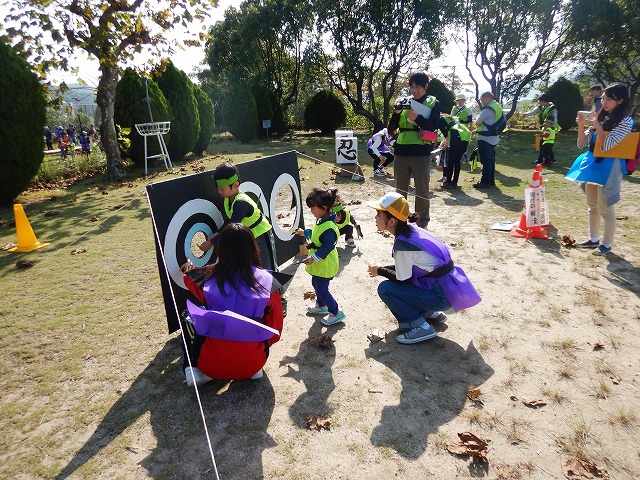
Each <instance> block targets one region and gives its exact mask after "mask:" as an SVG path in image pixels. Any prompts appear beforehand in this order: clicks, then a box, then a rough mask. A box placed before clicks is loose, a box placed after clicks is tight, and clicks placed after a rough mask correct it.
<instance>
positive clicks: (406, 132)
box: [396, 95, 436, 145]
mask: <svg viewBox="0 0 640 480" xmlns="http://www.w3.org/2000/svg"><path fill="white" fill-rule="evenodd" d="M423 105H424V106H425V107H428V108H430V109H432V108H433V107H435V105H436V97H434V96H432V95H429V96H428V97H427V99H426V100H425V102H424V103H423ZM407 112H408V110H402V112H401V113H400V121H399V122H398V127H399V130H400V133H399V134H398V138H397V139H396V143H397V144H398V145H427V144H431V143H433V142H425V141H424V140H422V139H421V138H420V134H419V133H418V132H419V131H420V127H418V126H417V125H414V124H413V123H411V122H410V121H409V119H408V118H407Z"/></svg>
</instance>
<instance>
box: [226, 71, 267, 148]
mask: <svg viewBox="0 0 640 480" xmlns="http://www.w3.org/2000/svg"><path fill="white" fill-rule="evenodd" d="M222 119H223V121H224V124H225V125H226V126H227V129H228V130H229V132H230V133H231V135H233V136H234V137H235V138H237V139H238V140H240V141H241V142H243V143H248V142H250V141H251V140H253V139H254V138H255V136H256V126H257V125H258V109H257V107H256V101H255V100H254V98H253V95H252V94H251V90H249V88H248V87H247V86H246V85H244V84H242V83H241V82H239V83H234V84H233V85H232V86H231V87H230V89H229V91H228V93H227V95H226V96H225V98H224V102H223V104H222Z"/></svg>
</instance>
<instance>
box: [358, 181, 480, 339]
mask: <svg viewBox="0 0 640 480" xmlns="http://www.w3.org/2000/svg"><path fill="white" fill-rule="evenodd" d="M369 206H370V207H373V208H375V209H376V210H377V211H378V212H377V213H376V226H377V227H378V230H382V231H384V230H386V231H388V232H389V233H391V234H392V235H393V236H394V237H395V241H394V244H393V251H392V253H391V255H392V256H393V259H394V262H395V264H394V265H389V266H385V267H382V266H377V265H371V266H370V267H369V275H370V276H371V277H377V276H383V277H385V278H386V280H384V281H383V282H381V283H380V285H378V295H379V296H380V298H381V299H382V301H383V302H384V303H385V304H386V305H387V307H389V310H391V313H392V314H393V316H394V317H396V319H397V320H398V324H399V327H400V331H401V332H400V331H399V333H400V334H399V335H398V336H397V337H396V340H397V341H398V342H399V343H404V344H410V343H418V342H423V341H425V340H429V339H431V338H434V337H435V336H436V335H437V334H436V330H435V329H434V328H433V325H432V324H434V323H438V322H443V321H445V320H446V318H447V317H446V315H445V314H444V313H443V312H442V310H447V309H448V308H453V310H455V311H458V310H462V309H465V308H469V307H472V306H474V305H476V304H477V303H479V302H480V300H481V298H480V295H479V294H478V292H477V291H476V289H475V288H474V287H473V285H472V284H471V281H470V280H469V279H468V278H467V276H466V275H465V273H464V271H463V270H462V268H460V267H458V266H455V265H454V263H453V260H452V259H451V254H450V253H449V248H448V247H447V246H446V245H445V244H444V243H442V241H441V240H440V239H438V238H437V237H436V236H435V235H433V234H432V233H430V232H428V231H426V230H424V229H423V228H420V227H418V226H416V225H412V224H409V223H407V221H408V220H409V203H408V202H407V200H406V198H404V197H403V196H402V195H401V194H399V193H396V192H390V193H387V194H386V195H385V196H383V197H382V198H381V199H380V200H378V201H376V202H369ZM412 220H413V219H412Z"/></svg>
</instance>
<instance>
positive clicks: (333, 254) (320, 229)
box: [305, 220, 340, 278]
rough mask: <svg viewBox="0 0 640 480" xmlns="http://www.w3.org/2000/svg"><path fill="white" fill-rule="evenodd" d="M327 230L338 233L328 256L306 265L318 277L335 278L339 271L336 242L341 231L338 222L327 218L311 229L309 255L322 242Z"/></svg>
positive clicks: (309, 271) (308, 270)
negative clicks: (321, 238)
mask: <svg viewBox="0 0 640 480" xmlns="http://www.w3.org/2000/svg"><path fill="white" fill-rule="evenodd" d="M327 230H333V231H334V232H335V233H336V241H335V242H334V244H333V248H332V249H331V251H330V252H329V255H327V256H326V258H324V259H322V260H320V261H319V262H313V263H311V264H309V265H307V266H306V267H305V269H306V270H307V272H308V273H310V274H311V275H314V276H316V277H322V278H333V277H334V276H335V275H336V273H338V250H336V244H337V243H338V238H339V237H340V232H339V231H338V227H337V225H336V222H334V221H333V220H325V221H323V222H322V223H320V224H317V223H316V224H315V225H314V226H313V228H312V229H311V246H310V247H309V255H313V254H314V253H315V252H316V251H317V250H318V248H320V246H322V243H321V242H320V237H321V236H322V234H323V233H324V232H326V231H327Z"/></svg>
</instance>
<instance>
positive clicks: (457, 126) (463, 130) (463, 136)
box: [442, 117, 471, 143]
mask: <svg viewBox="0 0 640 480" xmlns="http://www.w3.org/2000/svg"><path fill="white" fill-rule="evenodd" d="M442 118H443V120H444V121H445V122H447V124H448V125H449V131H448V132H447V141H448V142H449V143H451V130H455V131H456V132H458V135H459V136H460V140H461V141H463V142H469V141H470V140H471V130H469V127H467V126H466V125H463V124H462V123H459V122H456V121H455V120H454V119H453V118H449V117H442ZM452 124H453V125H452Z"/></svg>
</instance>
